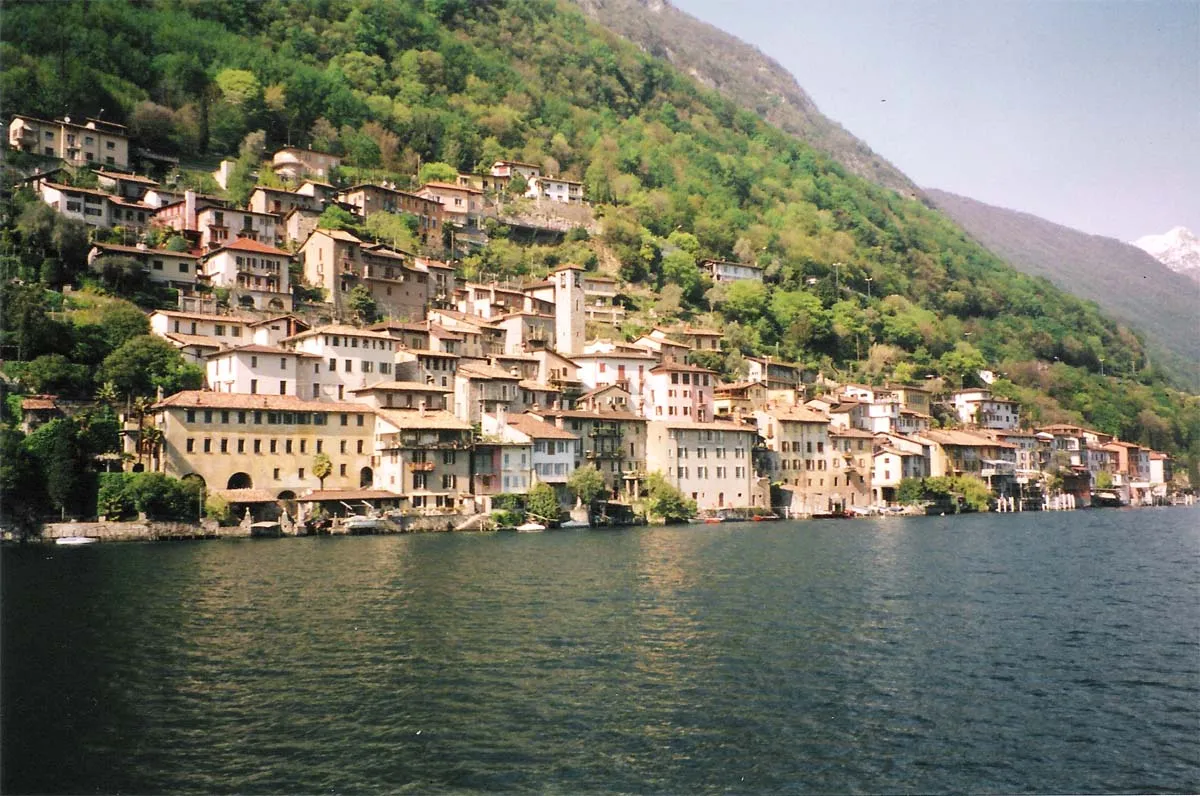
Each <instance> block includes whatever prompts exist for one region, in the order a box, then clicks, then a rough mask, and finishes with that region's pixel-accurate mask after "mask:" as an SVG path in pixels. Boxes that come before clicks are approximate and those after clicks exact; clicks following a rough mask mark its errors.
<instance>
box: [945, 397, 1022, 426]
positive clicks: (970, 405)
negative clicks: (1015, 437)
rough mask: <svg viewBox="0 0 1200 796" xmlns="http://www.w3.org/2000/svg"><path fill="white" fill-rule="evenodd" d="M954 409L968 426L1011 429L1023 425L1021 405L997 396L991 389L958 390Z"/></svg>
mask: <svg viewBox="0 0 1200 796" xmlns="http://www.w3.org/2000/svg"><path fill="white" fill-rule="evenodd" d="M952 400H953V403H954V411H955V412H956V413H957V414H958V420H959V422H960V423H962V424H963V425H966V426H977V427H979V428H986V429H992V430H994V431H1011V430H1012V429H1015V428H1017V427H1018V426H1020V425H1021V405H1020V404H1019V403H1018V402H1016V401H1010V400H1008V399H1006V398H997V397H995V396H993V395H992V391H991V390H984V389H977V390H958V391H957V392H955V393H954V395H953V396H952Z"/></svg>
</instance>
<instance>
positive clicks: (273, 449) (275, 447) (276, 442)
mask: <svg viewBox="0 0 1200 796" xmlns="http://www.w3.org/2000/svg"><path fill="white" fill-rule="evenodd" d="M278 452H279V440H275V439H273V440H271V453H278Z"/></svg>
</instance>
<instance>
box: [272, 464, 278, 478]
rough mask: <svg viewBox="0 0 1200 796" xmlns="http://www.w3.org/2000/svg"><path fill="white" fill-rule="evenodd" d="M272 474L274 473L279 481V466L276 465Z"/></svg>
mask: <svg viewBox="0 0 1200 796" xmlns="http://www.w3.org/2000/svg"><path fill="white" fill-rule="evenodd" d="M271 475H273V476H274V478H275V480H276V481H278V480H279V468H278V467H276V468H275V469H274V471H273V472H272V473H271Z"/></svg>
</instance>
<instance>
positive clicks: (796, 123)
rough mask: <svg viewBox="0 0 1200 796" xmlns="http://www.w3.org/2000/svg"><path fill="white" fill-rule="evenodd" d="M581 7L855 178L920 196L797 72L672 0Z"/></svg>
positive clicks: (583, 3) (602, 0)
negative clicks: (825, 108)
mask: <svg viewBox="0 0 1200 796" xmlns="http://www.w3.org/2000/svg"><path fill="white" fill-rule="evenodd" d="M575 2H576V3H577V4H578V5H579V6H580V7H581V8H582V9H583V10H584V12H586V13H587V14H588V15H589V16H590V17H592V18H593V19H595V20H596V21H597V22H599V23H600V24H601V25H604V26H605V27H606V28H608V29H609V30H612V31H613V32H615V33H617V34H618V35H620V36H623V37H624V38H626V39H629V40H630V41H632V42H633V43H634V44H636V45H638V46H639V47H641V48H642V49H643V50H645V51H647V52H648V53H650V54H651V55H655V56H658V57H660V58H664V59H666V60H668V61H670V62H671V63H672V64H674V65H675V66H676V67H677V68H678V69H680V70H681V71H683V72H686V73H687V74H689V75H691V76H692V77H693V78H695V79H696V80H698V81H699V82H701V83H703V84H704V85H706V86H708V87H709V88H713V89H716V90H717V91H719V92H721V93H722V94H724V95H725V96H727V97H728V98H729V99H731V100H733V101H734V102H736V103H737V104H738V105H741V106H742V107H743V108H748V109H750V110H753V111H755V112H756V113H757V114H758V115H759V116H761V117H762V118H763V119H766V120H767V121H768V122H770V123H771V124H773V125H775V126H776V127H779V128H780V129H782V130H784V131H785V132H788V133H791V134H792V135H794V136H796V137H798V138H801V139H803V140H804V141H806V142H808V143H809V144H810V145H812V146H813V147H815V148H816V149H819V150H821V151H823V152H825V153H827V154H828V155H829V156H830V157H832V158H833V159H834V160H836V161H837V162H839V163H841V164H842V165H843V166H845V167H846V169H847V170H849V171H850V172H851V173H853V174H857V175H858V176H860V177H863V178H864V179H867V180H870V181H871V182H874V183H875V184H877V185H882V186H883V187H885V188H891V189H892V190H894V191H897V192H898V193H900V194H903V195H904V196H908V197H917V196H919V195H920V188H918V187H917V186H916V185H915V184H914V183H913V182H912V180H910V179H909V178H908V177H906V176H905V175H904V174H903V173H901V171H900V170H899V169H897V168H896V167H895V166H893V165H892V164H891V163H888V162H887V161H886V160H884V159H883V158H882V157H880V156H879V155H877V154H876V153H875V152H873V151H872V150H871V148H870V147H869V146H867V145H866V144H865V143H863V142H862V141H860V140H859V139H857V138H855V137H854V136H853V135H851V134H850V133H849V132H847V131H846V130H845V129H844V128H843V127H842V126H841V125H839V124H838V123H837V122H835V121H833V120H831V119H829V118H828V117H826V116H825V115H824V114H822V113H821V112H820V111H819V110H818V109H817V106H816V104H815V103H814V102H813V101H812V98H811V97H809V96H808V94H806V93H805V92H804V89H802V88H801V87H800V85H799V84H798V83H797V82H796V78H795V77H793V76H792V74H791V72H789V71H788V70H786V69H784V68H783V67H782V66H780V64H779V63H778V62H776V61H775V60H773V59H771V58H768V57H767V56H766V55H764V54H763V53H762V52H761V51H760V50H759V49H758V48H756V47H754V46H752V45H750V44H747V43H746V42H744V41H742V40H741V39H739V38H737V37H736V36H734V35H732V34H730V33H726V32H725V31H723V30H720V29H719V28H715V27H713V26H712V25H709V24H708V23H706V22H701V21H700V20H698V19H696V18H695V17H693V16H691V15H690V14H687V13H685V12H683V11H680V10H679V9H678V8H676V7H675V6H673V5H671V4H670V3H669V2H667V1H666V0H575Z"/></svg>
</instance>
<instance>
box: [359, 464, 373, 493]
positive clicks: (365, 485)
mask: <svg viewBox="0 0 1200 796" xmlns="http://www.w3.org/2000/svg"><path fill="white" fill-rule="evenodd" d="M374 484H375V473H373V472H372V471H371V468H370V467H364V468H362V469H361V470H359V471H358V486H359V489H369V488H370V487H371V486H373V485H374Z"/></svg>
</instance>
